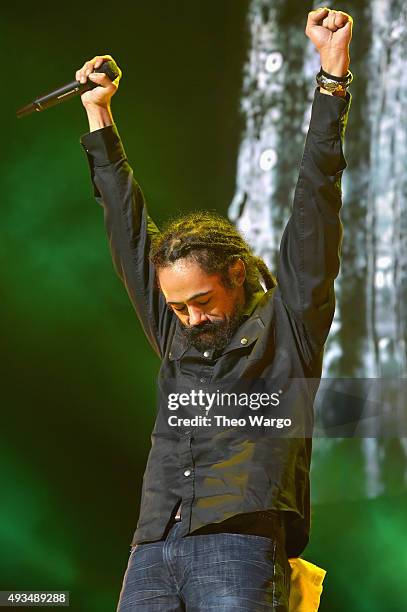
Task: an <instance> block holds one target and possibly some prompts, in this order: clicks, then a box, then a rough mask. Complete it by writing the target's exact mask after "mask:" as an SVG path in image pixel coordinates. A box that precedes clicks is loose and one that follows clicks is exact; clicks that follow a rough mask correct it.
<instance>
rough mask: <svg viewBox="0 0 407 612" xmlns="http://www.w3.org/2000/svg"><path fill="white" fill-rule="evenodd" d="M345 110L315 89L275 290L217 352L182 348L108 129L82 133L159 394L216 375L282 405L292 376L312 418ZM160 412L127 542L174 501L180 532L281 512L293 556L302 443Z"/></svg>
mask: <svg viewBox="0 0 407 612" xmlns="http://www.w3.org/2000/svg"><path fill="white" fill-rule="evenodd" d="M349 106H350V95H349V94H347V97H346V98H340V97H335V96H328V95H325V94H321V93H320V92H319V90H318V89H316V90H315V96H314V102H313V107H312V115H311V121H310V127H309V131H308V135H307V138H306V143H305V149H304V154H303V157H302V161H301V167H300V172H299V179H298V183H297V186H296V190H295V196H294V203H293V208H292V213H291V216H290V218H289V221H288V223H287V226H286V228H285V230H284V233H283V237H282V240H281V245H280V254H279V263H278V271H277V287H275V288H273V289H272V290H270V291H268V292H266V293H264V292H263V293H262V292H261V291H260V292H259V293H257V294H255V295H254V296H252V299H251V300H250V301H249V304H248V305H247V308H246V317H245V319H244V321H243V323H242V324H241V325H240V327H239V328H238V330H237V332H236V334H235V336H234V337H233V338H232V340H231V341H230V343H229V344H228V346H226V348H225V349H224V350H223V351H221V353H220V354H218V353H215V352H214V351H213V350H209V351H205V352H204V353H203V354H201V353H199V352H198V351H197V350H196V349H195V348H194V347H188V346H187V344H186V342H185V339H184V336H183V335H182V333H181V327H180V326H181V323H180V321H179V319H178V318H177V317H176V315H175V314H174V313H172V312H171V311H170V310H169V309H168V307H167V305H166V303H165V299H164V296H163V294H162V293H161V292H160V291H159V290H158V288H157V285H156V282H155V271H154V268H153V266H152V264H151V263H150V261H149V250H150V240H151V236H152V235H153V234H155V233H156V232H158V231H159V230H158V229H157V227H156V225H155V224H154V222H153V221H152V220H151V218H150V216H149V215H148V213H147V209H146V204H145V200H144V197H143V194H142V191H141V189H140V186H139V185H138V183H137V182H136V181H135V179H134V177H133V172H132V169H131V167H130V165H129V164H128V161H127V158H126V154H125V152H124V149H123V146H122V143H121V140H120V138H119V135H118V132H117V129H116V127H115V126H109V127H106V128H103V129H100V130H97V131H94V132H91V133H89V134H86V135H85V136H83V137H82V139H81V142H82V145H83V146H84V148H85V150H86V152H87V155H88V160H89V164H90V169H91V176H92V180H93V184H94V193H95V197H96V199H97V201H98V202H99V203H100V204H101V205H102V206H103V208H104V218H105V225H106V230H107V234H108V238H109V245H110V249H111V253H112V258H113V263H114V267H115V270H116V272H117V274H118V275H119V277H120V278H121V279H122V281H123V283H124V285H125V287H126V290H127V292H128V295H129V297H130V300H131V301H132V303H133V306H134V308H135V310H136V312H137V315H138V317H139V319H140V322H141V324H142V326H143V329H144V331H145V333H146V335H147V337H148V339H149V341H150V343H151V345H152V347H153V349H154V350H155V352H156V353H157V354H158V356H159V357H160V359H161V369H160V373H159V380H158V386H159V387H160V386H163V385H164V386H165V384H166V383H167V382H168V381H170V383H171V388H172V389H173V390H174V389H180V390H181V389H182V390H185V389H188V388H190V389H192V388H196V389H197V388H200V387H202V386H203V385H210V386H211V388H216V387H219V386H221V385H222V383H223V381H225V380H239V381H242V380H251V379H259V380H261V381H262V384H263V387H262V389H263V390H265V391H267V390H268V391H270V393H273V392H275V391H276V390H277V389H279V390H284V393H285V394H286V397H288V398H290V397H291V396H290V393H291V392H292V388H293V384H292V381H293V380H296V381H297V390H296V393H297V394H298V381H303V383H302V384H300V392H301V393H302V395H303V399H304V404H303V408H302V409H301V410H302V414H303V417H304V420H305V421H309V422H311V421H312V405H313V399H314V395H315V392H316V388H315V385H314V384H312V385H308V382H307V381H311V380H312V381H313V383H314V381H315V379H317V380H318V379H319V378H320V376H321V368H322V356H323V348H324V343H325V341H326V338H327V335H328V332H329V328H330V325H331V322H332V318H333V314H334V308H335V297H334V279H335V277H336V276H337V274H338V271H339V251H340V244H341V237H342V225H341V221H340V218H339V210H340V207H341V177H342V172H343V170H344V169H345V167H346V162H345V159H344V156H343V150H342V144H343V137H344V132H345V127H346V122H347V116H348V110H349ZM242 339H243V341H242ZM292 397H293V398H294V395H293V396H292ZM290 401H291V400H290ZM293 401H294V399H293ZM165 410H166V406H165V403H163V402H162V403H161V404H160V405H159V408H158V414H157V419H156V424H155V427H154V430H153V433H152V436H151V441H152V446H151V450H150V453H149V457H148V461H147V466H146V471H145V474H144V478H143V488H142V499H141V508H140V516H139V521H138V525H137V529H136V531H135V534H134V538H133V541H132V544H133V545H134V544H137V543H142V542H147V541H155V540H159V539H162V538H163V537H164V535H165V533H166V529H167V526H168V523H169V520H170V518H171V517H173V516H174V514H175V512H176V510H177V508H178V507H179V505H180V504H181V509H182V527H181V528H182V535H184V536H185V535H188V534H191V533H197V532H199V533H201V532H205V529H208V528H209V530H210V525H214V526H215V528H216V529H222V524H224V525H227V524H233V521H234V520H235V525H238V524H239V518H241V517H245V516H247V517H253V516H254V515H253V514H252V513H255V512H262V514H261V515H260V516H263V517H264V516H267V512H270V515H271V514H273V513H275V512H277V513H282V514H280V516H284V522H285V527H286V548H287V554H288V555H289V556H297V555H299V554H300V553H301V552H302V551H303V549H304V547H305V546H306V544H307V541H308V537H309V527H310V486H309V469H310V460H311V438H310V437H307V436H303V437H290V436H277V437H276V436H272V435H270V436H267V435H263V436H257V437H256V436H254V437H250V436H248V435H247V431H245V433H244V435H243V434H240V435H237V437H236V436H235V435H234V434H235V433H236V432H235V431H233V428H232V430H231V434H232V435H230V436H228V431H227V428H226V429H225V428H223V430H222V431H219V433H218V434H216V433H215V434H214V435H213V436H208V435H207V432H205V431H204V428H203V427H182V426H180V427H176V428H171V427H169V426H168V422H167V417H168V413H166V412H165ZM166 423H167V425H166ZM265 512H266V514H264V513H265ZM265 524H266V523H264V521H263V531H264V530H266V533H264V535H267V527H266V526H264V525H265ZM270 524H271V523H270ZM243 530H244V528H243Z"/></svg>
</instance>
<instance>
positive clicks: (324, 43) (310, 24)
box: [305, 7, 353, 76]
mask: <svg viewBox="0 0 407 612" xmlns="http://www.w3.org/2000/svg"><path fill="white" fill-rule="evenodd" d="M352 24H353V19H352V17H351V16H350V15H348V14H347V13H344V12H342V11H333V10H331V9H329V8H326V7H323V8H320V9H317V10H316V11H311V12H310V13H309V14H308V21H307V27H306V28H305V33H306V35H307V36H308V38H309V39H310V40H311V41H312V42H313V43H314V45H315V48H316V49H317V51H319V54H320V57H321V66H322V68H323V69H324V70H325V71H326V72H328V73H329V74H332V75H334V76H344V75H345V74H346V73H347V71H348V69H349V62H350V59H349V44H350V41H351V39H352Z"/></svg>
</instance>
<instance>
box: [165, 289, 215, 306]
mask: <svg viewBox="0 0 407 612" xmlns="http://www.w3.org/2000/svg"><path fill="white" fill-rule="evenodd" d="M210 292H211V289H210V290H209V291H202V292H201V293H195V295H191V297H190V298H188V299H187V300H185V302H167V304H186V303H187V302H190V301H191V300H196V298H199V297H202V296H204V295H208V293H210Z"/></svg>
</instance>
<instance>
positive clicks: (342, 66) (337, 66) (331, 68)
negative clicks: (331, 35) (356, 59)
mask: <svg viewBox="0 0 407 612" xmlns="http://www.w3.org/2000/svg"><path fill="white" fill-rule="evenodd" d="M320 59H321V67H322V70H324V71H325V72H328V73H329V74H332V76H336V77H343V76H345V75H346V73H347V72H348V70H349V65H350V56H349V53H348V52H346V53H343V54H341V55H340V56H338V55H337V54H332V52H331V53H324V52H321V53H320Z"/></svg>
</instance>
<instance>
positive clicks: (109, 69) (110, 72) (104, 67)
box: [94, 60, 119, 81]
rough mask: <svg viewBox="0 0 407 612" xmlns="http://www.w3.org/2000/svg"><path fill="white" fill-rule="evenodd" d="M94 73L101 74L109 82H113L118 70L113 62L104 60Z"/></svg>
mask: <svg viewBox="0 0 407 612" xmlns="http://www.w3.org/2000/svg"><path fill="white" fill-rule="evenodd" d="M94 72H103V73H104V74H106V75H107V76H108V77H109V79H110V80H111V81H114V80H115V79H117V77H118V76H119V69H118V67H117V64H116V62H114V61H113V60H106V61H105V62H103V64H101V65H100V66H99V68H97V69H96V70H95V71H94Z"/></svg>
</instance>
